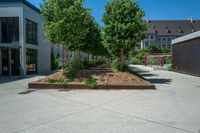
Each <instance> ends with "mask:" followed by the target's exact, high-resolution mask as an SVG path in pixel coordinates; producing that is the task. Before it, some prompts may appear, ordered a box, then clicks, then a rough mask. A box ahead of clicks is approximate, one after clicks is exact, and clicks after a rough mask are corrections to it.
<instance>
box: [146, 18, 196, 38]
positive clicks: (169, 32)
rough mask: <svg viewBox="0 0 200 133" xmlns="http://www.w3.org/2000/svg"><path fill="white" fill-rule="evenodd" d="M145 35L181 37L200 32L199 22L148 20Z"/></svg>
mask: <svg viewBox="0 0 200 133" xmlns="http://www.w3.org/2000/svg"><path fill="white" fill-rule="evenodd" d="M145 22H146V23H147V25H148V26H149V29H148V31H147V34H157V35H158V36H183V35H187V34H189V33H192V32H195V31H199V30H200V20H192V19H191V20H148V21H145Z"/></svg>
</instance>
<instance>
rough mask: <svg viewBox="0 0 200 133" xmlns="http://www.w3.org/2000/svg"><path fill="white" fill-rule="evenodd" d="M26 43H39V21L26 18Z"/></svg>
mask: <svg viewBox="0 0 200 133" xmlns="http://www.w3.org/2000/svg"><path fill="white" fill-rule="evenodd" d="M26 43H29V44H34V45H37V23H35V22H33V21H30V20H28V19H26Z"/></svg>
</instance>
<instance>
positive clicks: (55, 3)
mask: <svg viewBox="0 0 200 133" xmlns="http://www.w3.org/2000/svg"><path fill="white" fill-rule="evenodd" d="M82 4H83V2H82V0H70V1H69V0H48V1H43V4H42V6H41V8H42V11H41V12H42V15H43V16H44V18H45V20H46V23H45V24H44V29H45V33H46V35H47V37H48V40H49V41H50V42H52V43H59V44H62V45H64V46H66V47H72V48H76V47H79V46H78V45H81V44H82V40H84V38H85V36H86V34H87V32H88V31H87V30H88V29H87V27H86V26H85V25H86V23H87V19H88V16H89V13H88V11H87V10H86V9H84V8H83V6H82Z"/></svg>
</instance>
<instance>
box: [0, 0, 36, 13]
mask: <svg viewBox="0 0 200 133" xmlns="http://www.w3.org/2000/svg"><path fill="white" fill-rule="evenodd" d="M2 3H3V4H9V3H23V4H25V5H26V6H28V7H29V8H31V9H33V10H35V11H36V12H38V13H40V9H39V8H37V7H35V6H34V5H32V4H31V3H30V2H28V1H26V0H0V4H2Z"/></svg>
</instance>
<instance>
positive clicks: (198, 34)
mask: <svg viewBox="0 0 200 133" xmlns="http://www.w3.org/2000/svg"><path fill="white" fill-rule="evenodd" d="M195 38H200V31H197V32H194V33H191V34H188V35H185V36H182V37H179V38H177V39H174V40H172V44H177V43H180V42H185V41H188V40H192V39H195Z"/></svg>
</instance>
